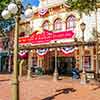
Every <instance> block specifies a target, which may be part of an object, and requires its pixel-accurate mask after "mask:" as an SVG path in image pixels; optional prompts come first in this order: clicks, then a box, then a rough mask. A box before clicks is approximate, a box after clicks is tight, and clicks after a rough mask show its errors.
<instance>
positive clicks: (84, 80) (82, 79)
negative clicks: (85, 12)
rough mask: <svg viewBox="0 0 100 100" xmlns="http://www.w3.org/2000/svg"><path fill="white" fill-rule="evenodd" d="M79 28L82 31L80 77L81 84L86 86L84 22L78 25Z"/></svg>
mask: <svg viewBox="0 0 100 100" xmlns="http://www.w3.org/2000/svg"><path fill="white" fill-rule="evenodd" d="M80 28H81V31H82V50H83V52H82V69H83V71H82V76H81V84H86V72H85V67H84V31H85V28H86V24H85V23H84V22H82V23H81V24H80Z"/></svg>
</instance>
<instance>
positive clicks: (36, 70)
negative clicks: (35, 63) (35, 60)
mask: <svg viewBox="0 0 100 100" xmlns="http://www.w3.org/2000/svg"><path fill="white" fill-rule="evenodd" d="M43 73H44V71H43V69H42V68H41V67H38V68H36V69H35V74H36V75H43Z"/></svg>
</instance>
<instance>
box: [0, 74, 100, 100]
mask: <svg viewBox="0 0 100 100" xmlns="http://www.w3.org/2000/svg"><path fill="white" fill-rule="evenodd" d="M4 80H5V81H4ZM0 100H11V75H0ZM20 100H100V85H99V84H98V85H97V84H95V83H94V84H86V85H81V84H80V80H72V79H71V78H69V77H62V79H61V80H59V81H57V82H55V81H53V79H52V77H51V76H41V77H33V78H32V79H30V80H27V78H26V77H23V78H21V79H20Z"/></svg>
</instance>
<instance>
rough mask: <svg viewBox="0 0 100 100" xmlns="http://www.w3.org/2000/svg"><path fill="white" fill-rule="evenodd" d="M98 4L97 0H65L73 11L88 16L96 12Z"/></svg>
mask: <svg viewBox="0 0 100 100" xmlns="http://www.w3.org/2000/svg"><path fill="white" fill-rule="evenodd" d="M96 2H97V1H96V0H65V3H66V4H67V5H69V6H70V8H71V9H72V10H78V11H79V12H84V13H86V14H89V12H90V11H93V10H95V8H96Z"/></svg>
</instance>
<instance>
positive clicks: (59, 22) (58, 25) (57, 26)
mask: <svg viewBox="0 0 100 100" xmlns="http://www.w3.org/2000/svg"><path fill="white" fill-rule="evenodd" d="M61 29H62V20H61V19H60V18H57V19H56V20H55V21H54V30H61Z"/></svg>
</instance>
